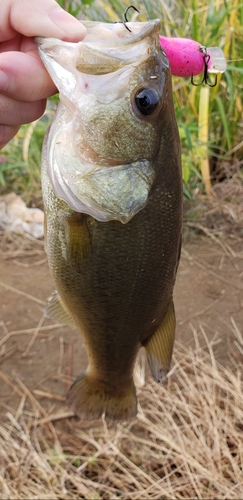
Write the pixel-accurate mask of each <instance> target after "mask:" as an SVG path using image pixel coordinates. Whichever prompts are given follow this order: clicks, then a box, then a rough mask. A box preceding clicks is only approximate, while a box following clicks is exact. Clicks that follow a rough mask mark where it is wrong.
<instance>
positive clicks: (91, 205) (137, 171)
mask: <svg viewBox="0 0 243 500" xmlns="http://www.w3.org/2000/svg"><path fill="white" fill-rule="evenodd" d="M57 168H58V167H57V166H55V169H53V170H52V173H51V174H50V172H49V176H50V181H51V184H52V188H53V190H54V193H55V195H56V196H57V197H58V198H60V199H62V200H64V201H65V202H66V203H67V205H68V206H69V207H70V208H71V209H73V210H74V211H75V212H79V213H86V214H88V215H91V216H92V217H94V218H95V219H96V220H98V221H103V222H105V221H109V220H119V221H120V222H122V223H123V224H126V223H127V222H129V220H130V219H131V218H132V217H133V216H134V215H136V214H137V213H138V212H139V211H140V210H141V209H142V208H144V206H145V205H146V203H147V200H148V196H149V192H150V188H151V186H152V184H153V181H154V169H153V165H152V162H151V161H149V160H146V159H144V160H139V161H136V162H133V163H130V164H126V165H118V166H111V167H107V166H106V167H96V168H94V169H93V170H90V171H89V172H87V173H85V174H83V175H82V174H81V173H80V170H81V167H80V170H79V171H76V173H75V174H72V175H71V174H70V175H68V173H67V172H65V171H63V170H61V171H60V172H59V170H57ZM55 172H58V174H56V173H55Z"/></svg>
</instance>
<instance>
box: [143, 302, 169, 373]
mask: <svg viewBox="0 0 243 500" xmlns="http://www.w3.org/2000/svg"><path fill="white" fill-rule="evenodd" d="M175 324H176V321H175V311H174V304H173V302H171V303H170V305H169V307H168V310H167V313H166V315H165V317H164V319H163V321H162V323H161V325H160V326H159V328H158V330H156V332H154V334H153V335H152V336H151V337H150V338H149V339H148V341H147V342H146V344H144V347H145V349H146V353H147V358H148V363H149V366H150V369H151V372H152V376H153V379H154V380H155V382H161V381H162V380H163V379H165V378H166V376H167V373H168V371H169V369H170V362H171V356H172V351H173V345H174V339H175Z"/></svg>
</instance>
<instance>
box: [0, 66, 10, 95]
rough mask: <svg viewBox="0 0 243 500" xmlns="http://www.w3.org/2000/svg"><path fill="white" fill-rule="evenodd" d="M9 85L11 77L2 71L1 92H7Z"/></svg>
mask: <svg viewBox="0 0 243 500" xmlns="http://www.w3.org/2000/svg"><path fill="white" fill-rule="evenodd" d="M8 85H9V76H8V75H6V73H4V71H2V70H1V69H0V92H5V91H6V90H7V88H8Z"/></svg>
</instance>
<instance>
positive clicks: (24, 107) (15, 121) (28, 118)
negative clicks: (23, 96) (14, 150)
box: [0, 95, 46, 143]
mask: <svg viewBox="0 0 243 500" xmlns="http://www.w3.org/2000/svg"><path fill="white" fill-rule="evenodd" d="M45 106H46V100H45V99H42V100H40V101H35V102H26V101H16V100H14V99H10V98H9V97H6V96H3V95H0V123H1V125H8V126H16V125H21V124H22V123H30V122H32V121H34V120H37V119H38V118H40V117H41V115H42V114H43V113H44V111H45ZM0 143H1V141H0Z"/></svg>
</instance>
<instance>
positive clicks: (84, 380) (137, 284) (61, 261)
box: [36, 19, 182, 421]
mask: <svg viewBox="0 0 243 500" xmlns="http://www.w3.org/2000/svg"><path fill="white" fill-rule="evenodd" d="M82 22H83V24H84V25H85V26H86V28H87V35H86V37H85V38H84V40H83V41H82V42H79V43H70V42H64V41H60V40H57V39H48V38H46V39H44V38H37V40H36V43H37V46H38V50H39V54H40V56H41V58H42V61H43V62H44V64H45V66H46V68H47V70H48V71H49V74H50V76H51V78H52V79H53V81H54V83H55V85H56V86H57V88H58V90H59V93H60V102H59V104H58V107H57V111H56V114H55V117H54V119H53V121H52V124H51V126H50V128H49V131H48V132H47V135H46V137H45V140H44V144H43V154H42V156H43V159H42V191H43V201H44V208H45V248H46V252H47V256H48V262H49V267H50V271H51V274H52V276H53V279H54V282H55V286H56V291H55V292H54V294H53V297H52V299H51V300H50V301H49V303H48V304H47V307H46V309H45V314H46V316H47V317H49V318H52V319H54V320H57V321H62V322H64V323H66V324H67V325H71V326H75V327H77V328H78V330H79V331H80V332H81V334H82V336H83V338H84V343H85V346H86V350H87V354H88V367H87V369H86V370H85V371H83V372H82V373H81V374H80V375H79V376H78V378H77V379H76V380H75V381H74V383H73V384H72V386H71V387H70V389H69V391H68V393H67V397H66V402H67V405H68V406H69V407H70V409H71V410H72V411H73V412H74V414H75V415H77V416H78V417H79V418H81V419H85V418H86V419H87V418H89V419H94V418H95V419H96V418H100V417H101V416H102V415H105V418H106V419H107V420H112V421H124V420H125V421H126V420H129V419H131V418H134V417H135V416H136V414H137V395H136V388H135V384H134V379H133V371H134V365H135V361H136V358H137V355H138V352H139V350H140V348H141V347H144V348H145V351H146V354H147V359H148V364H149V366H150V369H151V373H152V376H153V378H154V380H155V381H156V382H161V381H162V380H164V379H165V378H166V376H167V374H168V371H169V369H170V363H171V357H172V351H173V344H174V339H175V324H176V320H175V310H174V303H173V288H174V283H175V279H176V272H177V268H178V263H179V258H180V249H181V225H182V179H181V153H180V141H179V135H178V127H177V122H176V118H175V112H174V105H173V96H172V83H171V74H170V67H169V61H168V58H167V57H166V55H165V52H164V51H163V49H162V47H161V45H160V41H159V31H160V21H159V20H158V19H156V20H152V21H149V22H144V23H143V22H134V23H133V22H131V23H130V22H129V23H127V25H128V26H129V29H130V31H128V30H127V29H126V27H125V26H124V25H123V24H122V23H100V22H95V21H94V22H93V21H82Z"/></svg>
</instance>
